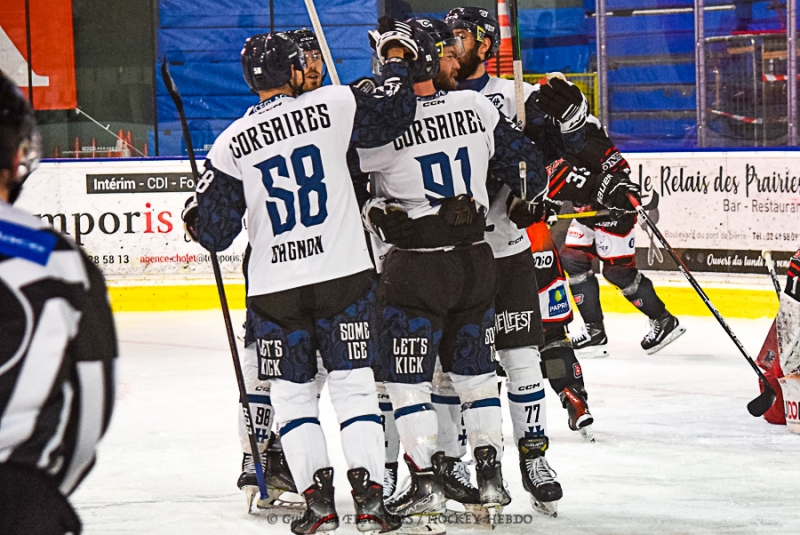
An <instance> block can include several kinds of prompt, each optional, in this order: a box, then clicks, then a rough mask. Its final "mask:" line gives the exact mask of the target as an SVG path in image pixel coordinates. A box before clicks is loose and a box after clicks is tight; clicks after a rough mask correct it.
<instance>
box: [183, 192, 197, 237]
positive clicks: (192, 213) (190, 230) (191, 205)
mask: <svg viewBox="0 0 800 535" xmlns="http://www.w3.org/2000/svg"><path fill="white" fill-rule="evenodd" d="M198 212H199V208H198V207H197V198H196V197H195V196H194V195H192V196H191V197H189V198H188V199H186V204H185V205H184V207H183V212H181V219H183V228H184V229H185V230H186V234H188V235H189V237H190V238H191V239H192V240H194V241H197V231H196V230H195V227H194V225H195V223H196V222H197V214H198Z"/></svg>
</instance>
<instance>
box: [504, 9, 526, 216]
mask: <svg viewBox="0 0 800 535" xmlns="http://www.w3.org/2000/svg"><path fill="white" fill-rule="evenodd" d="M508 8H509V14H508V15H509V17H510V18H511V26H512V28H513V30H512V32H511V49H512V52H511V54H512V58H513V66H514V102H515V104H516V108H517V109H516V112H517V127H519V129H520V131H524V130H525V92H524V90H523V86H522V82H523V79H522V50H521V48H520V41H519V10H518V8H517V0H508ZM527 176H528V169H527V164H526V163H525V162H519V180H520V193H521V194H522V200H523V201H527V200H528V181H527Z"/></svg>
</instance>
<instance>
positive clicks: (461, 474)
mask: <svg viewBox="0 0 800 535" xmlns="http://www.w3.org/2000/svg"><path fill="white" fill-rule="evenodd" d="M431 460H432V461H433V471H434V472H435V473H436V475H437V476H438V477H439V481H441V483H442V487H443V488H444V497H445V498H447V499H448V500H454V501H457V502H458V503H460V504H462V505H463V506H464V511H465V512H466V514H467V515H468V516H469V517H470V518H469V520H468V522H469V523H471V524H489V522H490V515H489V510H488V509H487V508H486V507H484V506H483V504H482V503H481V495H480V492H479V491H478V489H477V487H475V486H473V485H472V482H471V481H470V473H469V466H468V465H467V463H465V462H463V461H462V460H461V459H459V458H457V457H448V456H446V455H445V454H444V452H443V451H439V452H436V453H434V454H433V457H432V459H431Z"/></svg>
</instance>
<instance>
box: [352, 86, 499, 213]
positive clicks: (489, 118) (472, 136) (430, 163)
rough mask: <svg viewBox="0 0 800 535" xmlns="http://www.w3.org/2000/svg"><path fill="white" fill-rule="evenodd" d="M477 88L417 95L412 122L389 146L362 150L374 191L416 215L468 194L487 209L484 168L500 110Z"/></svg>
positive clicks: (361, 157)
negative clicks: (478, 92)
mask: <svg viewBox="0 0 800 535" xmlns="http://www.w3.org/2000/svg"><path fill="white" fill-rule="evenodd" d="M476 97H477V95H476V93H475V92H473V91H460V92H459V91H457V92H450V93H448V92H444V91H440V92H438V93H436V94H435V95H433V96H431V97H417V112H416V116H415V117H414V122H413V123H412V125H411V127H409V128H408V129H407V130H406V132H405V133H404V134H403V135H402V136H400V137H398V138H397V139H395V141H394V142H393V143H391V144H389V145H384V146H382V147H378V148H374V149H358V156H359V161H360V167H361V170H362V171H364V172H369V173H372V176H373V178H374V184H375V195H376V196H377V197H383V198H386V199H393V200H396V201H398V202H399V203H400V204H401V205H402V206H403V208H404V210H405V211H406V212H408V214H409V217H411V218H412V219H417V218H419V217H422V216H426V215H431V214H436V213H437V212H438V211H439V208H440V203H441V200H442V199H444V198H446V197H455V196H457V195H462V194H466V195H469V196H470V197H472V198H473V199H474V200H475V203H476V204H477V205H478V206H480V207H483V209H484V210H488V209H489V196H488V194H487V192H486V172H487V169H488V166H489V160H490V159H491V158H492V156H493V155H494V151H495V147H494V129H495V126H496V125H497V123H498V122H499V121H500V114H499V113H498V112H497V110H496V109H495V108H494V107H493V106H492V105H491V104H490V103H489V102H488V101H487V100H486V99H484V98H482V97H481V98H476Z"/></svg>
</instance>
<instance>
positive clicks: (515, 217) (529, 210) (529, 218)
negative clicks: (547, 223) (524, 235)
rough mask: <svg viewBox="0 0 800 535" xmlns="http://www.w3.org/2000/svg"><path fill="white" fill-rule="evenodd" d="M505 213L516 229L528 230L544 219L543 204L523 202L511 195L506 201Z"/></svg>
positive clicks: (539, 202)
mask: <svg viewBox="0 0 800 535" xmlns="http://www.w3.org/2000/svg"><path fill="white" fill-rule="evenodd" d="M506 213H507V214H508V218H509V219H510V220H511V222H512V223H514V224H515V225H516V226H517V228H520V229H524V228H528V227H530V226H531V225H533V224H534V223H538V222H539V221H542V220H543V219H544V203H543V202H541V201H540V200H539V201H535V200H534V201H523V200H522V199H520V198H519V197H517V196H516V195H513V194H509V195H508V199H506Z"/></svg>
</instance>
